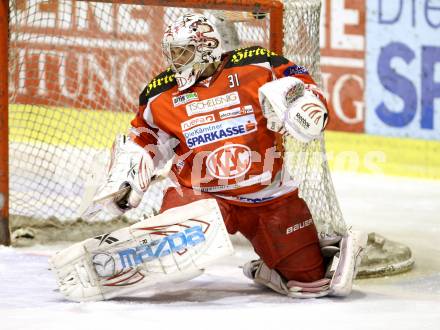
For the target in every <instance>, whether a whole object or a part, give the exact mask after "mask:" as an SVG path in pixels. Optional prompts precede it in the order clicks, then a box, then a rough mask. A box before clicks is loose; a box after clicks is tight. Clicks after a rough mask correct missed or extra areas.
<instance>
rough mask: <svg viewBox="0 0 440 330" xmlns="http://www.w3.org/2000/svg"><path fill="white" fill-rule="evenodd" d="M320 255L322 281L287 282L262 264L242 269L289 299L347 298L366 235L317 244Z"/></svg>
mask: <svg viewBox="0 0 440 330" xmlns="http://www.w3.org/2000/svg"><path fill="white" fill-rule="evenodd" d="M320 243H321V252H322V255H323V257H324V260H326V261H327V272H326V274H325V277H324V278H323V279H320V280H317V281H314V282H309V283H305V282H299V281H286V280H285V279H284V278H283V277H282V276H281V275H280V274H279V273H278V272H277V271H276V270H274V269H270V268H269V267H268V266H267V265H266V264H265V263H264V262H263V261H262V260H254V261H251V262H248V263H247V264H245V265H244V267H243V273H244V275H245V276H246V277H248V278H250V279H252V280H254V282H255V283H258V284H262V285H264V286H267V287H269V288H271V289H272V290H274V291H276V292H278V293H281V294H285V295H287V296H288V297H291V298H318V297H323V296H340V297H344V296H348V295H349V294H350V292H351V288H352V284H353V279H354V278H355V277H356V272H357V268H358V266H359V263H360V255H361V252H362V251H363V249H364V248H365V246H366V244H367V235H366V234H365V233H361V232H357V231H353V232H352V231H348V232H347V235H346V236H344V237H335V238H333V239H327V240H322V241H320Z"/></svg>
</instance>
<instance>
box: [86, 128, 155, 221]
mask: <svg viewBox="0 0 440 330" xmlns="http://www.w3.org/2000/svg"><path fill="white" fill-rule="evenodd" d="M153 171H154V165H153V160H152V158H151V156H150V155H149V154H148V152H147V151H146V150H145V149H143V148H142V147H140V146H139V145H137V144H136V143H135V142H133V141H132V140H131V139H130V137H128V136H125V135H118V136H117V137H116V139H115V142H114V143H113V147H112V154H111V160H110V165H109V168H108V173H107V179H106V181H105V183H104V184H103V185H102V186H101V187H100V188H99V189H98V191H97V193H96V194H95V196H94V198H93V201H92V205H91V206H90V207H89V209H88V214H89V216H90V215H91V216H92V215H93V213H94V212H97V211H99V209H101V208H105V209H107V210H108V211H109V212H110V213H112V214H113V215H115V216H117V215H121V214H123V213H124V212H125V211H127V210H129V209H131V208H135V207H137V206H138V205H139V204H140V202H141V200H142V197H143V195H144V193H145V191H146V190H147V188H148V185H149V184H150V181H151V179H152V177H153Z"/></svg>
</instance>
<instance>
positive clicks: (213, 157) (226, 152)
mask: <svg viewBox="0 0 440 330" xmlns="http://www.w3.org/2000/svg"><path fill="white" fill-rule="evenodd" d="M251 155H252V154H251V149H249V147H247V146H244V145H241V144H228V145H225V146H223V147H220V148H218V149H216V150H214V151H213V152H212V153H211V154H210V155H209V156H208V158H207V159H206V167H207V169H208V173H209V174H211V175H212V176H213V177H215V178H217V179H235V178H238V177H240V176H243V175H245V174H246V173H247V172H248V171H249V169H250V168H251V164H252V158H251Z"/></svg>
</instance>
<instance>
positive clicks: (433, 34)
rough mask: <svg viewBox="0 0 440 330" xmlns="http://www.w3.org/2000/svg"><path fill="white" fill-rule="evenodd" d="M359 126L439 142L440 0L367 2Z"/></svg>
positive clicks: (372, 0) (375, 132)
mask: <svg viewBox="0 0 440 330" xmlns="http://www.w3.org/2000/svg"><path fill="white" fill-rule="evenodd" d="M366 36H367V51H366V53H367V54H366V77H367V81H366V95H365V98H366V104H367V107H366V108H367V113H366V119H365V130H366V132H367V133H369V134H379V135H387V136H402V137H412V138H423V139H436V140H440V0H368V1H367V33H366Z"/></svg>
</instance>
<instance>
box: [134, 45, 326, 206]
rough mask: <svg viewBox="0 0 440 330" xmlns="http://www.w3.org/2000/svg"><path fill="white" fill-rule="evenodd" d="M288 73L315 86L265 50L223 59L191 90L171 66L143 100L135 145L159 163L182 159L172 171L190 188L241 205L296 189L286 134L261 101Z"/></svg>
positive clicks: (240, 51) (236, 53)
mask: <svg viewBox="0 0 440 330" xmlns="http://www.w3.org/2000/svg"><path fill="white" fill-rule="evenodd" d="M285 76H294V77H296V78H299V79H301V80H302V81H303V82H304V83H305V84H307V85H311V86H313V87H314V86H315V83H314V81H313V79H312V78H311V77H310V75H309V74H308V72H307V70H306V69H305V68H304V67H301V66H298V65H295V64H294V63H292V62H290V61H289V60H287V59H286V58H284V57H282V56H279V55H277V54H275V53H273V52H271V51H269V50H267V49H264V48H261V47H258V46H255V47H249V48H243V49H237V50H234V51H231V52H228V53H225V54H223V56H222V62H221V65H220V67H219V69H218V70H217V71H216V73H215V74H214V75H213V76H212V77H210V78H208V79H206V80H205V81H201V82H198V83H196V84H195V85H194V86H192V87H191V88H189V89H187V90H184V91H180V92H179V91H178V89H177V84H176V81H175V79H174V74H173V72H172V71H171V69H168V70H166V71H164V72H162V73H161V74H159V75H158V76H157V77H155V78H154V79H153V80H152V81H151V82H150V83H149V84H148V85H147V86H146V87H145V89H144V90H143V92H142V94H141V95H140V102H139V111H138V113H137V115H136V117H135V118H134V119H133V120H132V122H131V124H132V132H133V133H134V135H135V139H134V140H135V142H136V143H138V144H139V145H141V146H142V147H146V148H148V150H149V151H150V154H151V155H152V157H153V159H154V161H155V164H158V163H159V162H160V161H166V160H168V159H170V158H171V157H172V156H176V158H175V160H174V162H173V167H172V171H173V172H174V174H175V175H176V178H177V180H178V181H179V183H180V184H181V185H183V186H185V187H188V188H192V189H196V190H200V191H203V192H208V193H214V194H215V195H217V196H219V197H223V198H226V199H232V200H237V201H239V202H261V201H266V200H268V199H273V198H275V197H278V196H279V195H280V194H284V193H287V192H289V191H292V190H295V189H296V186H292V185H291V186H289V187H285V186H284V187H283V185H282V182H281V181H282V180H280V177H281V174H282V172H283V171H282V169H283V159H282V157H281V151H282V147H281V137H280V135H279V134H278V133H275V132H273V131H271V130H269V129H268V128H267V121H266V119H265V117H264V116H263V114H262V110H261V105H260V103H259V100H258V89H259V88H260V87H261V86H262V85H264V84H265V83H267V82H270V81H272V80H274V79H277V78H282V77H285ZM320 96H321V97H322V95H320ZM322 100H323V97H322ZM323 101H324V102H325V100H323Z"/></svg>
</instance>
